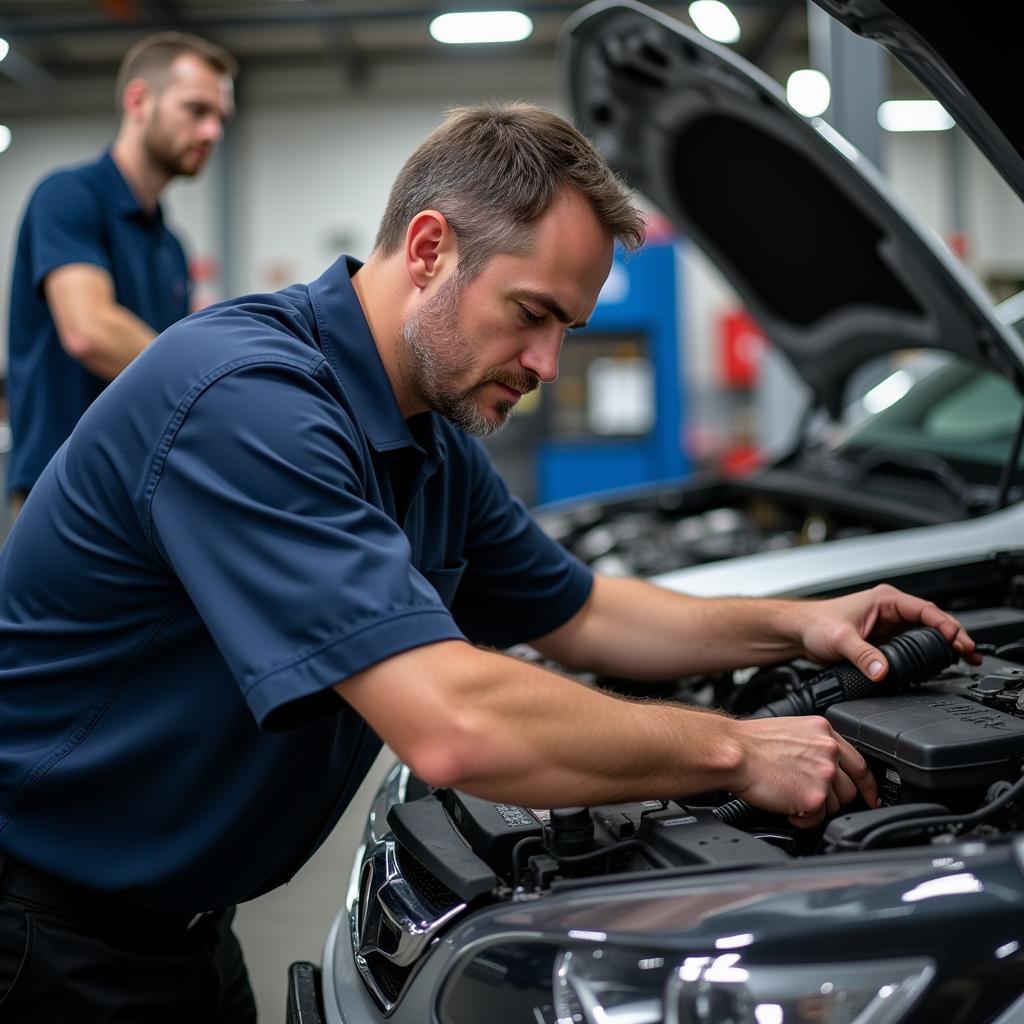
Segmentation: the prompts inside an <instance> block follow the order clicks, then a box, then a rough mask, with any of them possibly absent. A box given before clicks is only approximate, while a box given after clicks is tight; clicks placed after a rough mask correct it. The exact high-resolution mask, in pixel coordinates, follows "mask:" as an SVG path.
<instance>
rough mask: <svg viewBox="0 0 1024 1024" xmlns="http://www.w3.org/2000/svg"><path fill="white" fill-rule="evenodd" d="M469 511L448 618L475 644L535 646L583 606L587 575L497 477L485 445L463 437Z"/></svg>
mask: <svg viewBox="0 0 1024 1024" xmlns="http://www.w3.org/2000/svg"><path fill="white" fill-rule="evenodd" d="M467 457H468V460H469V469H470V481H471V482H470V485H469V493H470V495H472V496H473V500H472V506H471V509H470V515H469V521H468V529H467V537H466V547H465V558H466V563H467V565H466V571H465V574H464V575H463V577H462V581H461V583H460V585H459V589H458V592H457V594H456V597H455V601H454V603H453V604H452V614H453V615H454V617H455V620H456V622H458V624H459V626H460V627H461V628H462V629H463V630H464V631H465V633H466V635H467V636H468V637H469V638H470V639H472V640H473V641H474V642H475V643H480V644H488V645H491V646H494V647H511V646H512V645H513V644H518V643H526V642H528V641H530V640H536V639H537V638H538V637H542V636H544V635H545V634H547V633H550V632H551V631H552V630H554V629H557V628H558V627H559V626H562V625H564V624H565V623H566V622H568V621H569V619H571V618H572V617H573V615H575V614H576V612H578V611H579V610H580V608H582V607H583V604H584V602H585V601H586V600H587V598H588V597H589V596H590V591H591V588H592V587H593V575H592V573H591V572H590V570H589V569H588V568H587V567H586V566H585V565H584V564H583V563H582V562H581V561H580V560H579V559H578V558H576V557H575V556H574V555H572V554H571V553H570V552H568V551H567V550H566V549H565V548H563V547H562V546H561V545H560V544H559V543H558V542H557V541H554V540H552V539H551V538H550V537H549V536H548V535H547V534H546V533H545V532H544V531H543V530H542V529H541V528H540V527H539V526H538V525H537V523H536V521H535V520H534V519H533V517H532V516H531V515H530V513H529V512H528V511H527V510H526V508H525V506H524V505H523V503H522V502H521V501H520V500H519V499H518V498H514V497H513V496H512V495H511V494H510V493H509V490H508V488H507V487H506V485H505V482H504V481H503V480H502V479H501V477H500V476H499V475H498V473H497V472H496V471H495V469H494V467H493V466H492V464H491V461H490V459H489V457H488V456H487V454H486V452H485V451H484V449H483V446H482V445H480V444H479V442H477V441H476V440H473V439H467Z"/></svg>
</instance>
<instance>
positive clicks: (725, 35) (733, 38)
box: [689, 0, 740, 43]
mask: <svg viewBox="0 0 1024 1024" xmlns="http://www.w3.org/2000/svg"><path fill="white" fill-rule="evenodd" d="M689 13H690V19H691V20H692V21H693V23H694V25H696V26H697V28H699V29H700V31H701V32H703V33H704V35H706V36H707V37H708V38H709V39H714V41H715V42H716V43H735V42H738V41H739V38H740V23H739V22H738V21H737V20H736V16H735V15H734V14H733V13H732V11H730V10H729V8H728V7H726V6H725V4H723V3H722V2H721V0H693V3H692V4H690V7H689Z"/></svg>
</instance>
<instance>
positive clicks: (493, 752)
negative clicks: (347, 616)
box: [337, 642, 743, 807]
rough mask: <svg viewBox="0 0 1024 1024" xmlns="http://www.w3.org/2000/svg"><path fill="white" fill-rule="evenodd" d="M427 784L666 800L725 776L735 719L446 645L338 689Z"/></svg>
mask: <svg viewBox="0 0 1024 1024" xmlns="http://www.w3.org/2000/svg"><path fill="white" fill-rule="evenodd" d="M337 689H338V692H339V693H340V694H341V695H342V696H343V697H344V698H345V699H346V700H347V701H348V702H349V703H351V704H352V705H353V706H354V707H355V708H356V710H357V711H359V712H360V714H362V715H363V717H365V718H366V719H367V721H369V722H370V724H371V725H372V726H373V727H374V729H376V730H377V732H378V733H379V734H380V735H381V736H382V737H383V738H384V739H385V740H386V741H387V742H388V744H389V745H390V746H391V747H392V749H393V750H395V752H396V753H397V754H398V755H399V756H400V757H402V758H403V760H405V761H407V762H408V763H410V764H411V765H412V767H413V769H414V770H415V771H416V772H417V773H418V774H420V775H421V776H423V777H424V778H426V779H427V780H428V781H430V782H433V783H434V784H437V785H456V786H458V787H460V788H464V789H468V790H469V791H470V792H474V793H476V794H478V795H480V796H485V797H488V798H490V799H495V800H508V801H512V802H514V803H519V804H527V805H531V806H538V807H548V806H564V805H569V804H593V803H611V802H614V801H621V800H631V799H642V798H646V797H665V798H668V797H672V796H678V795H680V794H683V793H687V792H691V793H692V792H697V791H701V790H706V789H709V788H729V787H730V786H731V785H733V784H735V783H736V780H737V773H738V770H739V768H740V762H741V760H742V757H743V751H742V747H741V744H740V742H739V741H738V739H737V737H736V736H735V726H736V725H737V724H738V723H735V722H733V721H731V720H730V719H728V718H725V717H723V716H720V715H717V714H714V713H710V712H707V713H706V712H702V711H698V710H693V709H685V708H681V707H678V706H672V705H667V704H666V705H662V704H656V703H639V702H633V701H628V700H622V699H619V698H616V697H612V696H609V695H607V694H604V693H601V692H599V691H597V690H592V689H590V688H588V687H585V686H582V685H580V684H579V683H576V682H575V681H573V680H571V679H567V678H565V677H563V676H558V675H556V674H554V673H551V672H548V671H546V670H544V669H541V668H538V667H537V666H535V665H531V664H528V663H524V662H521V661H518V660H516V659H514V658H509V657H505V656H504V655H498V654H494V653H491V652H487V651H480V650H476V649H474V648H472V647H469V646H468V645H466V644H462V643H458V642H450V643H443V644H436V645H432V646H431V647H428V648H419V649H416V650H414V651H410V652H407V653H406V654H402V655H397V656H396V657H394V658H391V659H389V660H388V661H387V662H384V663H382V664H381V665H380V666H375V667H374V668H371V669H368V670H367V671H366V672H363V673H360V674H359V675H358V676H355V677H353V678H352V679H350V680H348V681H347V682H344V683H341V684H339V686H338V688H337Z"/></svg>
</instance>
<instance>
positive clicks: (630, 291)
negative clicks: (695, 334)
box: [513, 243, 690, 503]
mask: <svg viewBox="0 0 1024 1024" xmlns="http://www.w3.org/2000/svg"><path fill="white" fill-rule="evenodd" d="M677 245H678V243H676V244H673V243H662V244H653V245H648V246H645V247H644V248H643V249H641V250H640V251H639V252H636V253H632V254H623V253H621V252H618V251H617V252H616V254H615V261H614V264H613V266H612V272H611V274H610V275H609V278H608V281H607V283H606V284H605V287H604V288H603V289H602V292H601V296H600V298H599V300H598V303H597V306H596V308H595V310H594V314H593V316H592V317H591V318H590V322H589V325H588V326H587V328H586V330H584V331H580V332H577V333H573V334H570V335H569V336H568V337H567V338H566V341H565V344H564V345H563V348H562V358H561V366H560V372H559V378H558V381H557V382H556V383H555V384H553V385H548V386H547V387H545V388H542V389H541V393H542V399H541V407H540V409H539V410H538V411H539V413H540V415H539V417H538V419H539V421H540V423H539V426H540V427H541V429H540V432H539V443H538V445H537V448H536V456H535V459H536V461H535V470H536V494H535V496H534V498H535V500H536V501H537V502H539V503H546V502H549V501H557V500H559V499H561V498H570V497H574V496H576V495H580V494H588V493H591V492H594V491H599V490H607V489H609V488H614V487H625V486H628V485H631V484H642V483H645V482H648V481H652V480H660V479H666V478H670V477H678V476H682V475H684V474H685V473H687V472H688V471H689V469H690V463H689V459H688V458H687V456H686V454H685V452H684V448H683V440H682V439H683V415H684V408H683V387H682V377H681V374H680V358H679V351H680V347H681V346H680V337H679V334H680V329H681V328H680V316H679V312H680V297H679V294H678V293H679V287H680V285H679V274H678V271H677V259H678V253H677ZM514 418H515V417H513V419H514Z"/></svg>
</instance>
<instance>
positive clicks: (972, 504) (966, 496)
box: [854, 447, 992, 516]
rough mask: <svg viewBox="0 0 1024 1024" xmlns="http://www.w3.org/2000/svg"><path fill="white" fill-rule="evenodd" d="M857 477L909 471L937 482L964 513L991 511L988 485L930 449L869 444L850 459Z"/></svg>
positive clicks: (864, 478) (866, 478) (866, 477)
mask: <svg viewBox="0 0 1024 1024" xmlns="http://www.w3.org/2000/svg"><path fill="white" fill-rule="evenodd" d="M854 466H855V472H856V475H857V478H858V480H859V481H861V482H864V481H867V480H868V479H869V478H870V477H872V476H877V475H879V474H882V473H886V472H893V471H895V472H898V473H900V474H912V475H914V476H917V477H921V478H924V479H927V480H933V481H935V482H936V483H938V484H939V485H940V486H941V487H942V489H943V490H944V491H946V493H947V494H949V495H950V496H951V497H952V498H953V499H954V500H955V501H956V503H957V504H958V506H959V507H960V509H961V511H962V512H963V513H964V515H965V516H977V515H981V514H982V513H984V512H991V511H992V488H991V487H987V486H984V485H975V484H972V483H970V482H969V481H967V480H965V479H964V478H963V477H962V476H961V475H960V474H959V473H958V472H957V471H956V470H955V469H954V468H953V466H952V465H951V464H950V463H949V462H947V461H946V460H945V459H944V458H942V457H941V456H939V455H933V454H931V453H930V452H913V451H906V450H899V449H895V448H884V447H877V448H869V449H868V450H867V451H865V452H863V453H862V454H861V455H859V456H858V457H857V459H856V461H855V462H854Z"/></svg>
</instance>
